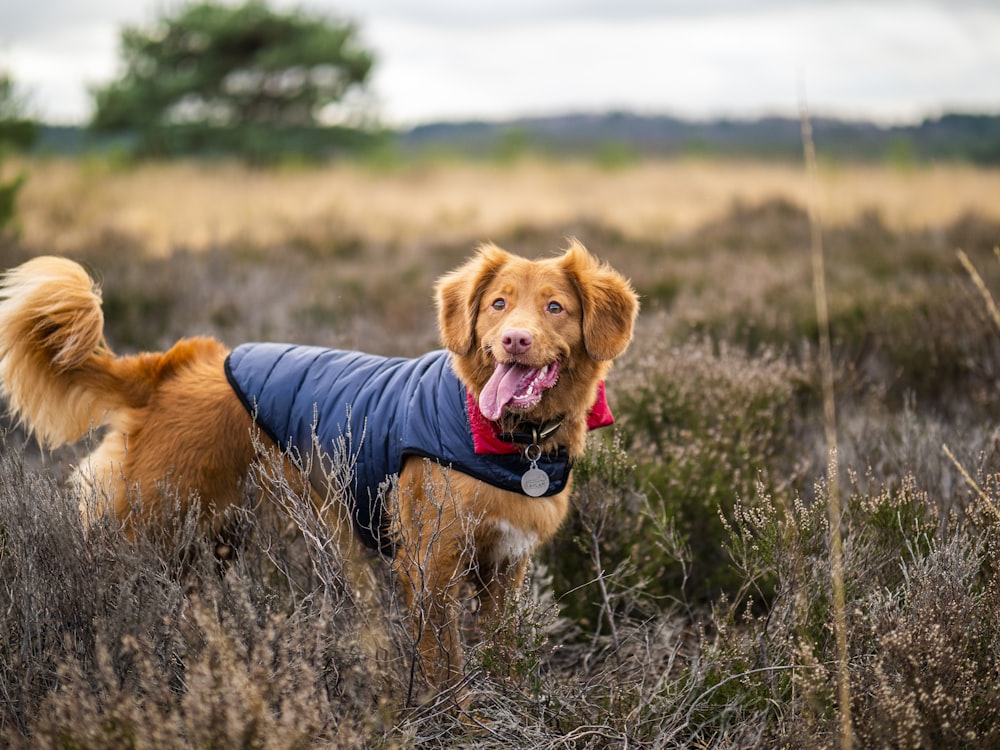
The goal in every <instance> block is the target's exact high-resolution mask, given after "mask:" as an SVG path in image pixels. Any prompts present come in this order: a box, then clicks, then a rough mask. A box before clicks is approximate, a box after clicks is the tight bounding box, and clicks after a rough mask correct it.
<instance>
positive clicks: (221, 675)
mask: <svg viewBox="0 0 1000 750" xmlns="http://www.w3.org/2000/svg"><path fill="white" fill-rule="evenodd" d="M0 479H2V481H0V544H2V547H0V579H2V580H3V581H4V586H5V592H6V594H7V595H8V601H7V602H6V603H5V607H4V608H3V611H2V612H0V692H2V694H3V695H4V696H5V697H6V700H5V701H3V703H2V714H0V736H2V737H4V738H5V741H6V743H8V744H9V745H10V746H34V744H33V743H35V742H45V743H47V744H50V745H52V746H65V747H92V748H113V747H157V748H169V747H191V746H200V747H275V748H278V747H281V748H286V747H312V746H314V744H315V743H316V741H318V740H320V739H323V738H326V740H327V741H331V742H332V741H336V742H337V743H338V745H339V746H345V747H346V746H357V747H361V746H364V745H365V744H366V742H367V741H368V740H369V739H370V738H371V737H373V736H378V735H380V734H381V733H382V732H383V731H385V727H386V726H389V725H391V723H392V716H393V711H394V710H396V707H397V706H398V705H400V701H399V699H398V698H397V699H395V700H394V699H393V695H394V694H398V693H399V692H401V691H402V689H403V685H404V683H403V674H404V670H403V669H402V667H401V666H399V662H398V659H397V658H396V657H393V656H392V655H391V654H382V658H381V660H374V661H373V660H371V659H369V658H368V654H367V653H366V650H365V643H366V639H368V638H369V635H368V634H369V632H370V623H369V622H368V620H367V615H363V614H361V613H359V611H358V609H357V608H354V607H352V606H350V603H349V599H345V598H343V597H341V598H335V597H331V596H330V595H329V592H330V586H329V581H326V582H324V581H322V580H320V578H319V577H318V576H317V573H316V571H315V570H314V569H313V568H312V567H311V566H310V565H309V563H308V554H307V553H306V552H305V551H304V550H302V549H301V545H302V542H301V538H300V537H298V536H297V535H294V534H287V533H285V532H284V531H283V530H282V529H281V528H279V527H269V526H268V525H267V524H266V523H263V522H261V523H257V522H256V521H255V520H254V519H258V518H261V519H266V518H267V517H268V514H259V513H252V514H251V513H247V514H246V515H245V517H244V521H245V525H244V529H243V531H244V535H243V539H242V545H241V546H240V547H239V554H238V556H237V558H236V560H235V562H233V563H232V564H231V565H230V566H228V568H225V567H223V568H220V567H219V565H220V564H219V563H218V562H216V559H215V556H214V554H213V553H214V544H209V543H208V542H207V540H205V538H204V537H203V535H202V534H201V532H200V531H199V529H198V524H197V519H196V518H195V517H194V514H191V517H189V518H185V517H181V518H178V519H177V520H176V521H175V522H173V523H171V524H169V526H170V528H171V532H170V533H160V532H156V531H152V532H150V533H148V534H140V535H138V537H137V538H136V539H135V540H128V539H126V538H125V537H124V536H123V534H122V533H121V531H119V530H118V529H117V528H116V527H115V526H114V525H113V524H111V523H110V522H99V523H98V524H97V526H96V527H95V528H92V529H90V530H88V532H87V533H86V534H85V533H84V530H83V528H82V526H81V524H80V521H79V513H78V511H77V508H76V504H75V502H74V501H73V500H72V499H71V498H70V497H69V494H68V493H67V492H65V491H63V490H62V489H60V488H58V487H57V486H55V485H54V484H53V482H52V481H51V480H50V479H48V478H46V477H45V476H44V475H42V474H38V473H34V472H31V471H28V470H26V469H25V468H24V466H23V464H21V463H20V462H19V460H18V459H17V453H16V452H14V451H9V450H7V449H4V451H3V453H2V455H0ZM246 524H253V525H254V526H253V528H252V529H250V528H247V526H246ZM339 588H340V589H341V590H349V589H350V586H349V584H348V583H347V582H346V581H341V582H340V587H339ZM380 622H381V618H380ZM29 738H30V739H29Z"/></svg>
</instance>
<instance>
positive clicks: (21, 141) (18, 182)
mask: <svg viewBox="0 0 1000 750" xmlns="http://www.w3.org/2000/svg"><path fill="white" fill-rule="evenodd" d="M25 109H26V107H25V103H24V101H23V99H21V97H19V96H18V94H17V90H16V87H15V86H14V79H13V78H11V77H10V75H9V74H7V73H4V72H0V162H2V160H3V157H4V156H5V155H6V154H7V152H8V151H11V150H18V149H26V148H28V147H30V146H31V144H32V143H34V142H35V138H36V137H37V135H38V126H37V125H36V124H35V122H33V121H32V120H30V119H29V118H28V117H26V116H25V114H24V112H25ZM24 180H25V175H24V173H23V172H22V173H20V174H18V175H16V176H15V177H13V178H11V179H10V180H6V181H3V180H0V228H3V227H4V226H5V225H6V224H7V222H9V221H10V220H11V218H12V217H13V216H14V202H15V201H16V200H17V194H18V192H20V190H21V187H22V186H23V185H24Z"/></svg>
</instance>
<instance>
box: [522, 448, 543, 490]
mask: <svg viewBox="0 0 1000 750" xmlns="http://www.w3.org/2000/svg"><path fill="white" fill-rule="evenodd" d="M541 455H542V449H541V448H539V447H538V445H536V444H535V443H532V444H531V445H529V446H528V447H527V448H525V449H524V457H525V458H526V459H528V460H529V461H530V462H531V466H529V467H528V470H527V471H526V472H524V474H522V475H521V489H522V490H524V494H525V495H527V496H528V497H541V496H542V495H544V494H545V492H546V490H548V489H549V475H548V474H546V473H545V472H544V471H542V470H541V469H539V468H538V459H539V457H541Z"/></svg>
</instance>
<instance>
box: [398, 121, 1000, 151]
mask: <svg viewBox="0 0 1000 750" xmlns="http://www.w3.org/2000/svg"><path fill="white" fill-rule="evenodd" d="M812 125H813V132H814V137H815V141H816V145H817V148H818V150H819V152H820V153H821V154H822V155H826V156H829V157H835V158H848V159H858V160H895V161H906V160H913V161H924V160H931V159H950V160H963V161H970V162H975V163H980V164H1000V115H979V114H948V115H944V116H942V117H939V118H935V119H926V120H924V121H923V122H921V123H920V124H918V125H905V126H892V127H884V126H879V125H876V124H873V123H870V122H860V121H847V120H837V119H830V118H817V119H815V120H813V123H812ZM398 141H399V144H400V146H401V147H403V148H404V149H405V150H407V151H423V150H431V149H447V150H458V151H463V152H468V153H472V154H500V155H502V154H503V153H504V151H505V150H506V151H516V150H518V149H521V150H528V149H537V150H540V151H543V152H546V153H552V154H557V155H559V154H572V153H580V152H591V153H595V152H596V153H600V152H601V151H602V150H603V151H605V152H607V153H608V154H609V157H610V156H613V155H614V153H615V152H616V151H617V152H618V153H620V154H621V155H622V156H623V157H624V156H626V155H627V153H628V152H629V151H632V152H634V153H635V154H636V155H640V154H643V155H645V154H662V155H679V154H719V155H727V156H732V155H745V156H755V157H765V158H768V157H778V158H795V159H797V158H800V157H801V154H802V138H801V128H800V123H799V120H798V119H795V118H783V117H767V118H761V119H756V120H735V119H717V120H706V121H692V120H682V119H678V118H675V117H665V116H654V115H637V114H631V113H626V112H615V113H608V114H598V115H588V114H570V115H562V116H556V117H537V118H526V119H518V120H512V121H508V122H496V123H491V122H458V123H433V124H429V125H421V126H418V127H415V128H412V129H411V130H408V131H405V132H402V133H400V134H399V135H398Z"/></svg>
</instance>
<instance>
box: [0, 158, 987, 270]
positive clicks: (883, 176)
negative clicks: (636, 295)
mask: <svg viewBox="0 0 1000 750" xmlns="http://www.w3.org/2000/svg"><path fill="white" fill-rule="evenodd" d="M26 168H27V169H28V171H29V172H30V174H31V179H30V181H29V182H28V183H27V185H26V187H25V188H24V191H23V194H22V197H21V200H20V209H19V214H20V224H21V227H22V232H23V237H24V239H25V242H26V243H28V244H30V245H32V246H35V247H45V248H49V249H50V250H51V251H53V252H59V253H67V252H77V251H80V250H81V249H83V248H86V247H88V246H93V245H94V244H95V243H99V242H101V241H105V240H106V239H107V238H108V237H128V238H134V240H135V241H136V242H137V244H138V245H139V246H140V247H142V248H143V249H144V250H147V251H149V252H151V253H154V254H163V253H166V252H169V251H172V250H174V249H176V248H186V249H190V250H203V249H205V248H211V247H217V246H220V245H230V244H233V243H253V244H254V245H256V246H263V247H267V246H272V245H275V244H280V243H281V242H282V241H283V240H284V239H285V238H287V237H288V235H289V234H294V233H297V234H300V235H312V236H324V235H328V234H331V233H332V234H334V235H338V236H350V237H357V238H360V239H361V240H362V241H364V242H379V243H386V242H388V243H401V244H406V243H410V242H413V241H419V242H424V243H426V242H455V241H457V240H465V239H467V238H470V237H474V238H479V239H488V238H496V237H499V236H503V235H507V234H509V233H510V232H512V231H514V230H517V229H520V228H523V227H549V226H560V225H571V224H573V223H576V222H581V221H582V222H590V223H597V224H601V225H602V226H605V227H607V228H608V229H611V230H613V231H615V232H618V233H620V234H621V235H623V236H624V237H627V238H629V239H632V240H644V241H661V240H662V239H664V238H665V237H668V236H670V235H672V234H675V233H679V232H688V231H691V230H693V229H695V228H697V227H699V226H701V225H703V224H705V223H706V222H708V221H710V220H713V219H715V218H717V217H718V216H720V215H723V214H725V213H727V212H728V211H729V210H730V209H731V208H732V206H733V205H734V204H742V205H746V206H755V205H759V204H761V203H764V202H767V201H771V200H774V199H783V200H788V201H791V202H792V203H794V204H795V205H798V206H805V205H806V198H807V196H808V194H809V193H808V191H809V186H808V185H807V183H806V180H805V176H804V174H803V173H802V170H801V168H799V167H798V166H796V165H792V164H789V165H784V164H774V163H755V162H715V161H711V160H671V161H650V162H638V163H635V164H632V165H626V166H623V167H621V168H616V169H607V168H602V167H601V166H600V165H598V164H595V163H592V162H587V161H568V162H554V161H540V160H534V159H524V160H520V161H516V162H514V163H513V164H495V163H491V162H477V163H468V162H458V163H453V162H446V161H439V162H433V161H431V162H421V163H415V164H404V165H400V166H398V167H396V168H391V169H376V168H372V167H366V166H364V165H358V164H352V163H342V164H337V165H333V166H327V167H321V168H316V169H307V168H295V169H286V170H277V171H261V170H255V169H251V168H247V167H243V166H238V165H235V164H213V165H204V164H198V163H192V162H188V163H171V164H141V165H138V166H128V167H119V168H115V167H108V166H107V165H106V164H104V163H102V162H98V161H86V162H75V161H65V160H44V161H38V162H34V163H29V164H27V165H26ZM819 178H820V206H819V209H820V214H821V216H822V217H823V219H824V221H825V222H827V223H828V224H829V225H833V226H836V225H846V224H850V223H852V222H854V221H856V220H857V219H858V217H859V216H860V215H861V214H862V213H864V212H870V211H875V212H877V213H878V214H879V215H880V216H881V217H882V219H883V221H884V222H885V223H886V225H887V226H888V227H889V228H891V229H894V230H913V229H924V228H928V227H934V226H941V225H944V224H948V223H951V222H953V221H954V220H956V219H957V218H958V217H960V216H962V215H964V214H968V213H973V214H978V215H980V216H982V217H985V218H993V219H996V218H1000V202H998V201H997V200H996V196H997V195H1000V170H984V169H976V168H972V167H964V166H959V165H942V166H930V167H913V168H908V169H905V170H892V169H885V168H879V167H873V166H833V165H829V166H826V167H824V168H821V170H820V172H819Z"/></svg>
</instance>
